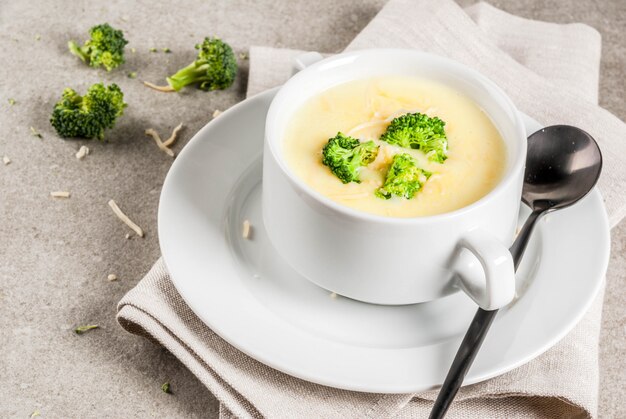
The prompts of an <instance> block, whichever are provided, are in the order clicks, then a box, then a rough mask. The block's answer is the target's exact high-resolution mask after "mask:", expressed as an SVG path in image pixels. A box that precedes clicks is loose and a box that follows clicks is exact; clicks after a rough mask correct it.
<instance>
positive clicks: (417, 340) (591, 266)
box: [159, 90, 609, 393]
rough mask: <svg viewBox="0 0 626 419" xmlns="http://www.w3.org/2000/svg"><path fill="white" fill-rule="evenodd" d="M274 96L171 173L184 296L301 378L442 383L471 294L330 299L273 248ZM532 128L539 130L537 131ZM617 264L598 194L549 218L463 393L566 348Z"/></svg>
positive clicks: (198, 139)
mask: <svg viewBox="0 0 626 419" xmlns="http://www.w3.org/2000/svg"><path fill="white" fill-rule="evenodd" d="M275 93H276V91H275V90H273V91H269V92H266V93H263V94H260V95H258V96H255V97H253V98H251V99H248V100H246V101H244V102H242V103H241V104H239V105H237V106H235V107H233V108H231V109H230V110H228V111H227V112H225V113H224V114H222V115H220V117H219V118H216V119H215V120H214V121H212V122H211V123H209V124H208V125H207V126H206V127H204V128H203V129H202V130H201V131H200V132H199V133H198V134H196V136H195V137H194V138H193V139H192V140H191V141H190V142H189V144H188V145H187V146H186V147H185V149H184V150H183V151H182V152H181V154H180V155H179V156H178V158H177V159H176V161H175V162H174V164H173V166H172V168H171V170H170V172H169V173H168V175H167V178H166V180H165V184H164V186H163V192H162V194H161V200H160V206H159V238H160V244H161V250H162V252H163V256H164V258H165V263H166V265H167V267H168V269H169V270H170V273H171V274H172V280H173V282H174V284H175V286H176V288H177V290H178V291H179V293H180V294H181V296H182V297H183V298H184V299H185V301H186V302H187V304H188V305H189V306H190V307H191V309H192V310H193V311H194V312H195V313H196V315H197V316H198V317H199V318H200V319H201V320H202V321H203V322H205V323H206V324H207V325H208V326H209V327H211V328H212V329H213V330H214V331H215V332H216V333H218V334H219V335H220V336H222V337H223V338H224V339H225V340H226V341H228V342H230V343H231V344H232V345H233V346H235V347H236V348H238V349H240V350H241V351H243V352H245V353H246V354H248V355H250V356H251V357H253V358H255V359H257V360H259V361H261V362H263V363H265V364H267V365H269V366H271V367H274V368H276V369H278V370H280V371H283V372H286V373H288V374H291V375H293V376H296V377H300V378H303V379H305V380H309V381H312V382H316V383H320V384H325V385H329V386H332V387H338V388H343V389H349V390H356V391H368V392H381V393H408V392H416V391H423V390H427V389H430V388H433V387H436V386H438V385H440V383H441V382H442V381H443V378H444V376H445V374H446V371H447V370H448V367H449V365H450V363H451V361H452V358H453V357H454V354H455V352H456V350H457V348H458V346H459V343H460V341H461V339H462V337H463V334H464V332H465V330H466V328H467V326H468V325H469V323H470V321H471V319H472V316H473V314H474V312H475V310H476V305H475V303H474V302H473V301H471V300H470V299H469V298H468V297H467V296H466V295H465V294H463V293H456V294H453V295H450V296H448V297H445V298H441V299H439V300H436V301H434V302H429V303H423V304H415V305H407V306H380V305H372V304H366V303H360V302H357V301H354V300H350V299H347V298H343V297H337V298H332V297H331V296H330V295H329V293H328V292H327V291H325V290H323V289H321V288H318V287H317V286H315V285H313V284H312V283H310V282H309V281H307V280H306V279H304V278H302V277H301V276H299V275H298V274H297V273H295V272H294V271H293V270H292V269H291V268H290V267H289V266H288V265H287V264H286V263H285V261H284V260H283V259H282V257H281V256H280V255H279V254H277V253H276V252H275V250H274V249H273V247H272V246H271V244H270V243H269V241H268V239H267V236H266V235H265V231H264V229H263V223H262V216H261V213H260V211H261V193H262V191H261V178H260V177H261V171H262V168H261V154H262V148H263V128H264V124H265V116H266V113H267V109H268V106H269V104H270V102H271V100H272V98H273V96H274V94H275ZM525 119H526V122H527V124H526V125H527V129H528V130H529V132H532V131H535V130H536V129H538V128H539V125H538V124H537V123H533V122H532V121H529V120H528V118H525ZM522 213H523V215H525V214H526V212H524V210H523V211H522ZM244 219H248V220H250V221H251V223H252V226H253V228H252V240H244V239H243V238H242V235H241V231H242V222H243V220H244ZM608 257H609V227H608V222H607V218H606V213H605V210H604V206H603V204H602V199H601V196H600V194H599V193H598V192H597V191H593V192H592V193H591V194H590V195H589V196H588V197H586V198H585V199H584V200H583V201H581V202H580V203H579V204H578V205H576V206H574V207H572V208H569V209H565V210H563V211H559V212H558V213H555V214H549V215H548V216H547V217H546V219H545V220H544V221H542V222H541V223H540V226H539V229H538V230H537V234H536V235H535V236H534V238H533V240H532V241H531V243H530V245H529V248H528V250H527V252H526V255H525V257H524V261H523V263H522V265H521V267H520V269H519V271H518V275H517V292H518V298H517V299H516V300H515V301H514V302H513V303H511V305H509V306H508V307H507V308H505V309H502V310H501V312H500V313H499V314H498V317H497V318H496V320H495V322H494V324H493V326H492V328H491V331H490V332H489V335H488V336H487V338H486V340H485V343H484V344H483V347H482V349H481V351H480V353H479V354H478V357H477V359H476V361H475V362H474V365H473V366H472V369H471V370H470V372H469V374H468V376H467V378H466V380H465V384H471V383H475V382H478V381H482V380H485V379H487V378H490V377H493V376H496V375H499V374H502V373H504V372H506V371H509V370H511V369H513V368H515V367H517V366H519V365H522V364H524V363H526V362H528V361H530V360H531V359H533V358H534V357H536V356H538V355H539V354H541V353H542V352H544V351H546V350H547V349H548V348H550V347H551V346H552V345H554V344H555V343H557V342H558V341H559V340H560V339H561V338H562V337H563V336H564V335H565V334H566V333H567V332H568V331H569V330H571V329H572V328H573V327H574V325H575V324H576V323H577V322H578V321H579V320H580V318H581V317H582V316H583V314H584V313H585V312H586V310H587V308H588V307H589V305H590V304H591V302H592V301H593V299H594V297H595V295H596V294H597V291H598V290H599V288H600V286H601V284H602V281H603V278H604V274H605V271H606V267H607V264H608Z"/></svg>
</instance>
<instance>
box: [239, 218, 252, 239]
mask: <svg viewBox="0 0 626 419" xmlns="http://www.w3.org/2000/svg"><path fill="white" fill-rule="evenodd" d="M251 233H252V225H251V224H250V221H249V220H245V221H244V222H243V230H242V231H241V237H243V238H244V239H249V238H250V235H251Z"/></svg>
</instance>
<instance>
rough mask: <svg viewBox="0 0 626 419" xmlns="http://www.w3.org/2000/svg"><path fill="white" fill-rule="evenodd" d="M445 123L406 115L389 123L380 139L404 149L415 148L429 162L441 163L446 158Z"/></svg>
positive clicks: (415, 114)
mask: <svg viewBox="0 0 626 419" xmlns="http://www.w3.org/2000/svg"><path fill="white" fill-rule="evenodd" d="M445 125H446V123H445V122H443V121H442V120H441V119H439V118H437V117H436V116H435V117H434V118H430V117H428V115H424V114H423V113H419V112H417V113H408V114H405V115H402V116H399V117H397V118H394V120H393V121H391V124H389V126H388V127H387V131H386V132H385V133H384V134H383V135H381V137H380V139H381V140H383V141H386V142H388V143H389V144H395V145H398V146H400V147H404V148H415V149H419V150H422V151H423V152H424V153H426V154H427V155H428V157H429V159H430V160H432V161H436V162H438V163H443V162H444V161H445V160H446V159H447V158H448V138H447V137H446V132H445V131H444V127H445Z"/></svg>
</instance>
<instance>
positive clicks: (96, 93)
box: [50, 83, 127, 140]
mask: <svg viewBox="0 0 626 419" xmlns="http://www.w3.org/2000/svg"><path fill="white" fill-rule="evenodd" d="M126 106H127V105H126V103H124V93H122V90H121V89H120V88H119V87H118V86H117V85H116V84H111V85H110V86H104V85H103V84H102V83H97V84H94V85H93V86H91V87H90V88H89V90H87V93H86V94H85V96H81V95H79V94H78V93H76V91H74V90H73V89H70V88H69V87H68V88H66V89H65V90H63V96H61V100H60V101H59V102H57V104H56V105H54V110H53V111H52V117H51V118H50V123H51V124H52V126H53V127H54V128H55V129H56V131H57V133H58V134H59V135H60V136H61V137H83V138H98V139H100V140H101V139H103V138H104V130H105V129H107V128H113V126H114V125H115V121H116V120H117V118H118V117H119V116H121V115H122V114H123V113H124V108H125V107H126Z"/></svg>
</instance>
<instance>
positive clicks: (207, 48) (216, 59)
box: [167, 38, 237, 91]
mask: <svg viewBox="0 0 626 419" xmlns="http://www.w3.org/2000/svg"><path fill="white" fill-rule="evenodd" d="M196 49H197V50H199V51H198V57H197V58H196V60H195V61H194V62H192V63H191V64H189V65H188V66H187V67H184V68H181V69H180V70H178V72H177V73H176V74H174V75H173V76H170V77H168V78H167V83H168V84H169V85H170V87H172V89H174V90H176V91H179V90H180V89H182V88H183V87H185V86H187V85H188V84H193V83H199V87H200V89H202V90H207V91H208V90H223V89H226V88H227V87H230V85H231V84H233V81H234V80H235V76H236V75H237V59H236V58H235V54H234V53H233V50H232V48H231V47H230V45H228V44H227V43H226V42H224V41H222V40H220V39H218V38H204V41H203V42H202V43H201V44H198V45H196Z"/></svg>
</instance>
